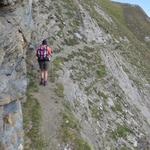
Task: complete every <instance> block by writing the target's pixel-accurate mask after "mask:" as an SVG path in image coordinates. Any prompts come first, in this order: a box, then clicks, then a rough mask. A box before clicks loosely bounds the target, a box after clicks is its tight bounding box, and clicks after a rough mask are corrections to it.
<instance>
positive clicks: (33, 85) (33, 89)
mask: <svg viewBox="0 0 150 150" xmlns="http://www.w3.org/2000/svg"><path fill="white" fill-rule="evenodd" d="M27 78H28V79H29V83H28V92H29V93H30V92H38V91H39V88H38V85H37V81H36V80H35V78H36V73H34V72H32V71H31V72H28V74H27Z"/></svg>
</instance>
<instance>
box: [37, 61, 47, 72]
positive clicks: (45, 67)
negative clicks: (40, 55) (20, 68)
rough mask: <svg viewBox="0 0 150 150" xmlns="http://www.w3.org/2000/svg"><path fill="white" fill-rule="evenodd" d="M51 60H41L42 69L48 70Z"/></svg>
mask: <svg viewBox="0 0 150 150" xmlns="http://www.w3.org/2000/svg"><path fill="white" fill-rule="evenodd" d="M48 66H49V61H39V67H40V69H41V70H48Z"/></svg>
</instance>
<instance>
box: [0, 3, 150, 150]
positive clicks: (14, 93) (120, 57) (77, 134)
mask: <svg viewBox="0 0 150 150" xmlns="http://www.w3.org/2000/svg"><path fill="white" fill-rule="evenodd" d="M13 2H15V5H14V6H15V7H14V6H11V2H10V1H9V2H8V1H2V2H1V3H0V5H1V8H2V10H1V11H0V17H1V19H0V20H1V21H0V26H1V28H0V30H1V33H2V34H1V37H0V40H1V51H0V53H1V59H0V63H1V71H0V78H1V79H2V80H0V82H1V84H0V91H1V92H0V93H1V99H0V104H1V106H0V112H1V115H0V116H1V120H0V121H1V122H0V125H1V128H0V133H1V135H3V136H1V137H0V138H1V145H2V146H3V147H5V148H6V149H17V148H18V146H20V144H22V141H23V139H22V135H20V132H22V115H21V106H20V101H19V100H21V99H22V98H23V97H24V95H25V90H26V86H27V79H26V63H25V58H26V48H27V47H26V46H27V45H28V44H29V47H28V48H27V50H28V51H27V52H28V54H29V55H30V56H29V58H34V57H35V56H34V52H33V51H32V48H35V47H36V46H37V45H38V44H39V42H40V41H41V40H42V39H45V38H47V40H48V42H49V45H51V47H52V48H53V50H54V55H53V60H52V61H51V67H50V71H49V74H50V76H49V78H50V81H49V82H50V84H51V85H53V87H54V89H52V88H51V89H50V88H49V90H51V91H49V92H52V90H54V91H53V92H54V93H55V95H53V98H54V99H55V98H56V97H59V100H61V101H63V102H65V105H62V107H64V111H63V112H62V113H61V117H62V119H61V120H62V122H61V123H60V124H59V125H58V126H60V127H58V128H60V129H58V130H57V131H56V132H57V137H55V138H57V139H52V141H57V142H54V143H53V144H51V145H49V146H48V147H47V148H45V149H58V150H59V149H64V150H66V149H67V150H74V149H81V150H84V149H86V150H87V149H95V150H99V149H106V150H111V149H112V150H113V149H118V150H120V149H122V150H123V149H139V150H141V149H143V150H146V149H149V148H150V141H149V137H150V118H149V116H150V101H149V100H150V99H149V97H150V85H149V65H148V64H149V60H150V57H149V49H148V47H147V45H146V44H145V43H141V41H139V39H138V37H137V36H135V35H134V34H133V33H134V31H133V32H132V30H131V29H130V30H129V28H128V26H127V25H126V21H125V18H124V16H125V15H126V14H124V12H123V10H122V7H121V6H120V5H116V4H112V3H110V1H107V0H102V1H99V0H95V1H92V0H88V1H85V0H81V1H79V0H63V1H60V0H59V1H58V0H55V1H53V0H33V2H32V1H31V0H29V1H27V2H22V3H20V2H21V1H18V2H16V1H13ZM5 5H7V6H5ZM8 6H9V8H12V10H11V12H9V9H8ZM16 6H17V7H16ZM31 12H32V14H31ZM32 19H33V20H32ZM32 23H33V24H32ZM32 25H33V28H32ZM30 35H31V39H30ZM147 42H148V41H147ZM32 55H33V57H32ZM27 62H28V63H29V66H30V67H32V71H34V72H37V66H36V59H27ZM29 71H30V70H29ZM32 80H33V79H32ZM32 82H33V81H32ZM31 86H32V85H31ZM39 94H41V93H40V91H39ZM39 97H40V96H39ZM53 98H52V99H51V101H53ZM66 103H67V104H66ZM45 105H46V104H45ZM66 109H67V110H66ZM49 115H50V114H49ZM51 115H52V114H51ZM31 128H32V127H31ZM49 128H50V127H49ZM47 130H48V129H47ZM30 132H31V130H30V129H29V130H28V133H30ZM8 134H9V135H10V136H8ZM29 138H30V137H29ZM31 141H32V140H31ZM48 142H49V143H51V141H48ZM38 144H39V143H38ZM33 145H34V146H33ZM33 145H32V149H38V148H37V147H35V145H36V143H34V144H33ZM78 145H79V147H78ZM20 147H21V146H20Z"/></svg>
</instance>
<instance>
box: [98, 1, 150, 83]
mask: <svg viewBox="0 0 150 150" xmlns="http://www.w3.org/2000/svg"><path fill="white" fill-rule="evenodd" d="M97 1H98V2H99V4H100V5H101V6H102V7H103V9H105V11H106V12H107V13H108V14H109V15H110V16H111V17H112V18H113V20H114V21H115V23H116V24H117V29H116V28H114V27H113V26H112V25H111V27H112V28H111V27H108V31H109V32H110V33H111V34H112V35H114V36H115V38H117V39H118V37H120V36H121V37H124V36H126V37H127V38H128V39H129V41H130V44H128V45H125V44H121V43H120V49H121V50H122V54H123V55H124V56H125V58H126V59H127V60H129V62H130V63H131V64H133V65H135V66H136V67H137V69H138V71H139V72H141V73H142V74H143V75H144V76H145V77H146V79H147V80H148V81H149V82H150V79H149V74H150V66H149V63H150V50H149V48H148V47H147V45H146V44H145V43H144V42H143V41H144V40H143V39H142V38H143V37H144V36H145V34H146V33H149V31H150V28H149V24H150V23H149V22H147V20H146V18H145V17H146V16H145V15H144V13H143V12H142V11H141V9H139V8H135V7H129V6H124V5H121V4H120V3H112V2H110V1H109V0H97ZM129 13H130V15H129ZM127 15H128V17H131V18H130V19H129V18H127ZM133 18H136V19H133ZM141 18H142V19H141ZM135 20H136V21H135ZM129 24H130V25H129ZM133 24H134V25H133ZM131 25H133V26H131ZM107 26H108V25H107ZM135 26H136V28H135ZM110 28H111V30H110ZM136 29H137V30H138V31H139V32H137V30H136Z"/></svg>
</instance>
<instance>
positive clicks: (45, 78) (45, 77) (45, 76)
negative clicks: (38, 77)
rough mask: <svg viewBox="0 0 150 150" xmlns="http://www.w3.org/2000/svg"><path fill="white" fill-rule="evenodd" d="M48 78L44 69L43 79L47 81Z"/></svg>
mask: <svg viewBox="0 0 150 150" xmlns="http://www.w3.org/2000/svg"><path fill="white" fill-rule="evenodd" d="M47 79H48V71H47V70H44V81H47Z"/></svg>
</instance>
